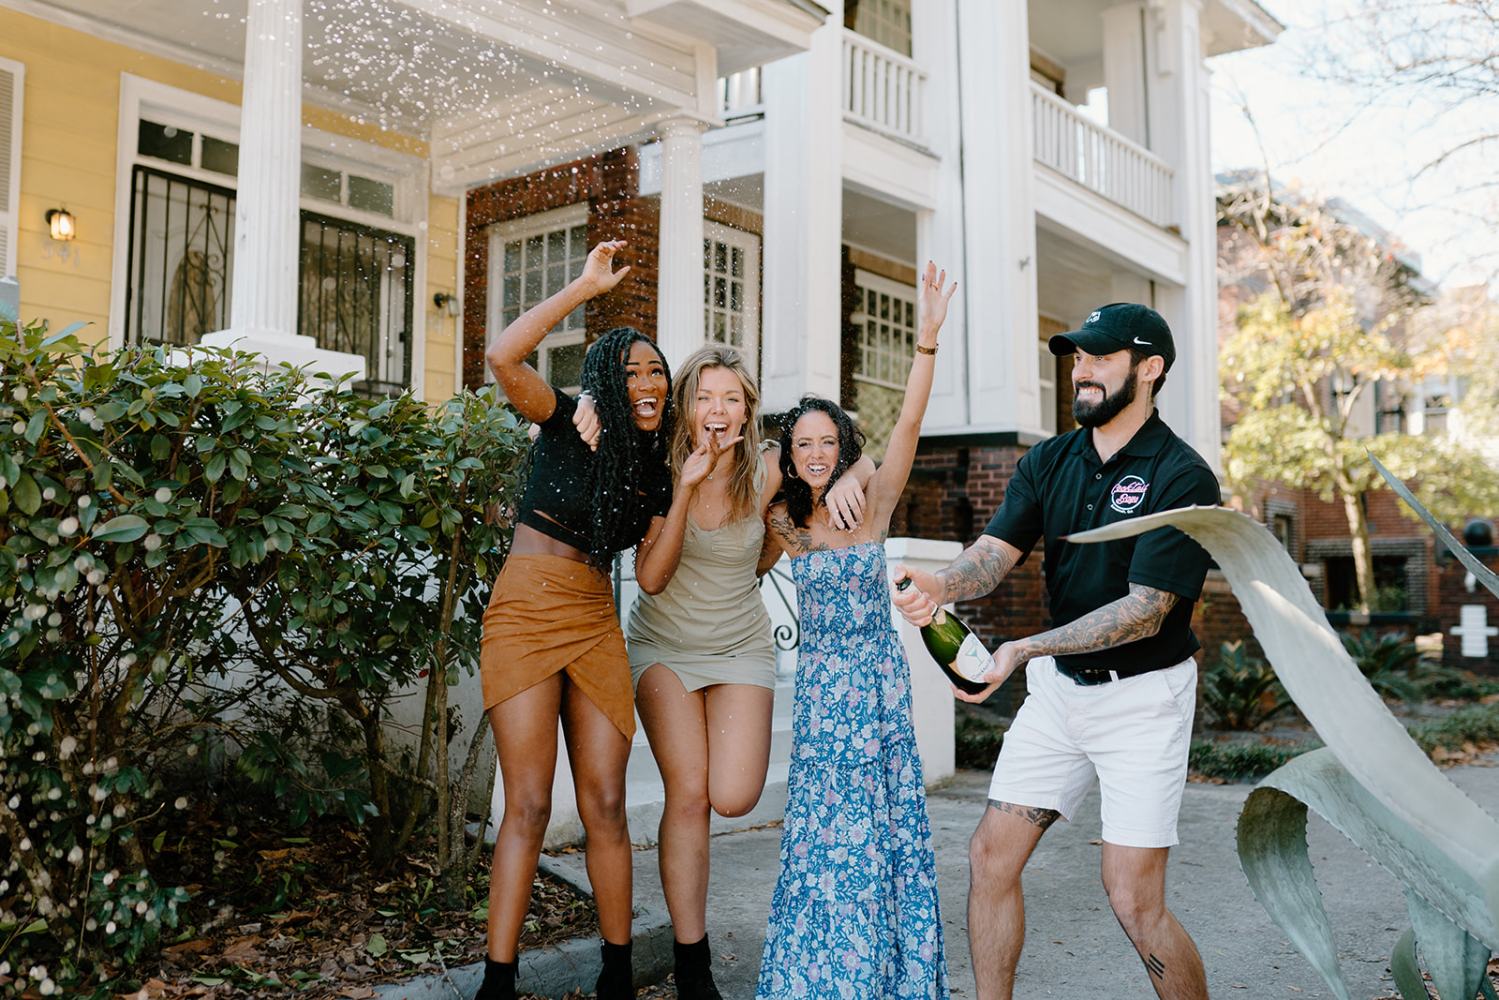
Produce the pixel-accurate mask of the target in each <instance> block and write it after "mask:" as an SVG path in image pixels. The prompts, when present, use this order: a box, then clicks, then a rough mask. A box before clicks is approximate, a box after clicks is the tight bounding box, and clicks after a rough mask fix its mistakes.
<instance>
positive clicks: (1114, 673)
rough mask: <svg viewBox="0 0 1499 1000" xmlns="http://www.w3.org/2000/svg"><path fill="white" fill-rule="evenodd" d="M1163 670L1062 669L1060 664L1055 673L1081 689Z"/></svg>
mask: <svg viewBox="0 0 1499 1000" xmlns="http://www.w3.org/2000/svg"><path fill="white" fill-rule="evenodd" d="M1164 669H1165V668H1164V667H1145V668H1144V669H1141V670H1106V669H1104V668H1102V667H1064V666H1062V665H1061V664H1060V663H1058V664H1057V673H1059V674H1061V675H1062V676H1063V677H1065V678H1067V679H1068V680H1070V681H1071V682H1072V683H1074V684H1079V685H1082V686H1083V687H1092V686H1093V685H1095V684H1110V683H1112V682H1113V681H1115V680H1121V681H1122V680H1124V679H1125V678H1127V677H1139V676H1140V675H1141V674H1150V673H1154V672H1155V671H1157V670H1164Z"/></svg>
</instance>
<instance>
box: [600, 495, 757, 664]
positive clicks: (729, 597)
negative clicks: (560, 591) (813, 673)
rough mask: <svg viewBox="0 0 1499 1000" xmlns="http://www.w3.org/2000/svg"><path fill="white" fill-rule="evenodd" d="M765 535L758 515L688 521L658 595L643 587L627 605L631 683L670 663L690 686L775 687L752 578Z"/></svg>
mask: <svg viewBox="0 0 1499 1000" xmlns="http://www.w3.org/2000/svg"><path fill="white" fill-rule="evenodd" d="M762 474H763V473H762ZM764 537H765V522H764V521H763V520H761V518H760V517H759V516H758V515H754V516H750V517H746V518H744V519H742V520H739V521H730V522H729V523H727V524H725V525H723V526H722V527H720V528H717V529H714V530H713V531H705V530H704V529H702V528H699V527H698V526H697V525H696V524H694V523H693V522H692V518H690V517H689V518H688V519H687V532H686V534H685V535H684V537H683V539H682V558H681V561H680V562H679V563H678V564H677V572H676V574H675V575H674V576H673V577H672V578H671V582H670V583H668V584H667V585H666V589H665V590H663V591H662V592H661V593H659V594H655V595H652V594H647V593H644V592H642V593H641V595H640V596H639V597H638V598H636V600H635V604H634V606H633V607H631V608H630V617H629V621H628V623H627V624H626V626H625V641H626V643H627V644H628V647H629V655H630V676H631V678H632V680H633V681H634V683H635V686H636V687H637V688H638V687H639V686H640V677H641V675H642V674H644V673H645V672H646V670H647V669H648V668H649V667H650V666H651V664H653V663H661V664H665V665H666V666H667V667H669V668H671V669H672V670H673V671H674V672H675V673H676V675H677V676H678V677H679V678H681V680H682V686H683V687H685V688H686V689H687V690H689V691H696V690H698V689H699V688H704V687H708V686H709V685H711V684H757V685H759V686H761V687H767V688H774V687H775V686H776V653H775V644H774V643H773V642H772V640H771V631H770V615H769V613H768V612H766V610H765V605H764V603H762V602H761V600H760V581H759V578H758V577H756V576H755V564H756V563H757V562H758V561H759V558H760V543H761V541H762V540H763V539H764Z"/></svg>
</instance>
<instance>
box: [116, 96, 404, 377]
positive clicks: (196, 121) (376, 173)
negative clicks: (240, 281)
mask: <svg viewBox="0 0 1499 1000" xmlns="http://www.w3.org/2000/svg"><path fill="white" fill-rule="evenodd" d="M121 114H122V124H123V134H124V135H125V136H126V138H127V141H126V143H125V146H124V148H123V149H122V151H121V153H122V159H121V161H120V165H121V168H122V169H123V170H124V171H125V173H124V175H123V176H122V177H121V186H122V189H123V191H124V193H125V195H126V199H125V201H124V203H123V204H122V205H121V207H122V208H123V209H124V210H125V214H124V215H123V216H122V218H123V219H124V220H125V223H126V224H125V225H124V226H123V227H122V229H123V233H122V235H123V237H124V239H123V240H117V247H118V248H119V249H120V250H122V251H123V253H122V255H121V257H122V261H123V269H122V271H121V272H120V273H121V277H122V279H123V280H122V282H121V284H122V285H123V296H122V298H121V299H120V300H118V304H117V305H116V306H114V307H112V309H111V312H112V313H114V312H115V311H116V309H118V311H119V313H120V315H121V317H122V318H121V320H120V325H119V329H120V332H121V334H122V342H123V343H126V344H140V343H170V344H193V343H197V342H198V340H199V339H200V338H201V337H202V336H203V335H204V334H206V333H210V332H213V331H216V330H222V329H225V328H226V327H227V326H228V323H229V316H230V306H231V302H232V299H233V287H232V285H233V270H234V268H233V252H234V220H235V208H236V199H237V197H238V194H237V190H236V186H237V180H238V174H239V152H240V147H239V138H240V136H239V130H238V117H239V109H237V108H235V107H233V106H232V105H227V104H223V103H222V102H218V101H213V100H211V99H208V98H204V97H202V96H200V95H196V94H190V93H188V92H185V91H177V90H175V89H174V88H170V87H167V86H165V85H163V84H159V83H156V82H154V81H144V80H139V79H136V78H131V77H129V76H128V75H126V77H125V93H123V94H122V107H121ZM304 137H305V139H304V142H305V144H304V146H303V149H302V151H301V158H302V168H303V184H302V191H301V199H300V204H299V207H300V213H299V215H300V229H301V239H300V255H299V257H300V259H299V269H298V278H299V285H300V293H299V300H298V312H297V332H298V333H300V334H303V335H305V336H310V337H312V338H313V339H314V341H315V342H316V343H317V345H318V346H319V347H321V348H324V349H328V350H335V351H343V352H348V353H354V354H359V355H361V356H363V357H364V359H365V365H366V373H367V374H366V378H365V379H364V381H362V382H360V383H358V385H357V386H356V389H357V390H358V391H361V392H366V393H368V394H370V395H387V394H394V393H398V392H401V391H403V390H405V389H406V388H408V387H413V386H414V385H415V371H416V368H417V354H416V351H417V346H416V345H417V339H418V334H419V327H418V316H417V313H416V309H415V298H416V292H415V289H416V251H417V241H416V236H417V234H418V232H419V228H418V224H417V222H416V219H414V218H413V216H418V217H419V214H420V213H419V211H418V208H419V203H418V199H417V198H416V196H415V195H414V193H413V192H414V191H415V190H418V189H419V186H420V185H419V181H420V165H419V164H418V163H417V161H415V160H414V159H412V158H410V157H406V156H403V155H401V154H395V153H391V152H389V151H387V150H382V149H380V148H379V147H374V146H368V145H366V144H363V143H358V142H355V141H353V140H347V139H337V140H332V141H333V142H334V144H335V146H336V149H337V151H335V149H334V148H333V147H330V145H329V143H330V138H331V137H329V136H327V135H325V134H323V133H319V132H316V131H314V130H308V131H307V132H305V133H304ZM132 139H133V141H131V140H132ZM356 157H357V158H356ZM309 169H311V170H316V171H322V172H323V174H325V175H329V176H332V177H336V178H337V179H338V188H337V192H336V193H334V192H332V190H331V188H328V187H326V186H325V188H324V189H322V190H320V191H317V190H309V185H308V182H307V178H308V171H309ZM356 178H358V179H360V180H362V181H365V182H368V185H367V186H366V187H363V188H361V187H360V185H359V184H357V183H355V179H356ZM356 192H357V193H356ZM309 203H311V204H309Z"/></svg>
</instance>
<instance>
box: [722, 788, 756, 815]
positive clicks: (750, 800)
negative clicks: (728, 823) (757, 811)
mask: <svg viewBox="0 0 1499 1000" xmlns="http://www.w3.org/2000/svg"><path fill="white" fill-rule="evenodd" d="M711 802H712V804H713V811H714V812H716V813H718V815H720V816H726V817H729V818H730V819H732V818H734V817H736V816H743V815H745V814H747V813H748V812H749V811H750V810H751V809H753V808H755V806H757V805H759V803H760V789H754V790H753V792H751V791H746V790H735V791H729V792H724V793H722V794H715V795H713V796H712V797H711Z"/></svg>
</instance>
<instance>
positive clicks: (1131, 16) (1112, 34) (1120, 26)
mask: <svg viewBox="0 0 1499 1000" xmlns="http://www.w3.org/2000/svg"><path fill="white" fill-rule="evenodd" d="M1100 17H1101V18H1102V20H1103V85H1104V87H1106V88H1107V89H1108V92H1109V128H1111V129H1113V130H1114V131H1115V132H1118V133H1119V134H1120V135H1122V136H1124V137H1125V138H1126V139H1133V140H1134V141H1135V142H1138V143H1139V144H1140V145H1142V146H1145V147H1147V148H1149V146H1150V134H1149V122H1148V119H1147V116H1146V110H1145V5H1144V4H1143V3H1138V2H1134V3H1122V4H1119V5H1117V6H1114V7H1109V8H1106V9H1105V10H1104V12H1103V13H1102V14H1101V15H1100Z"/></svg>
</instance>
